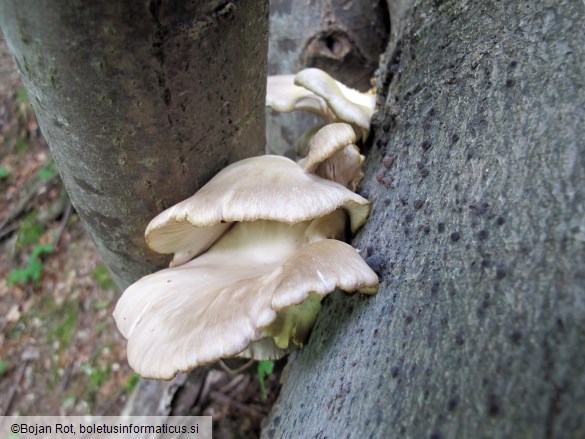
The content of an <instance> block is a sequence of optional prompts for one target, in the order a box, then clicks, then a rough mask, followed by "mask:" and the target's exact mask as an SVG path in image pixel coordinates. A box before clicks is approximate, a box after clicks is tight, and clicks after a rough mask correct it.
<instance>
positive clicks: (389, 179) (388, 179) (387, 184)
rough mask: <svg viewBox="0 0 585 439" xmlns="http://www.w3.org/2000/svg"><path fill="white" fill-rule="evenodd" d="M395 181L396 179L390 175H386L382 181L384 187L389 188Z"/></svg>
mask: <svg viewBox="0 0 585 439" xmlns="http://www.w3.org/2000/svg"><path fill="white" fill-rule="evenodd" d="M393 181H394V178H393V177H392V176H390V175H386V176H385V177H384V178H383V179H382V184H383V185H384V187H386V188H389V187H390V186H392V182H393Z"/></svg>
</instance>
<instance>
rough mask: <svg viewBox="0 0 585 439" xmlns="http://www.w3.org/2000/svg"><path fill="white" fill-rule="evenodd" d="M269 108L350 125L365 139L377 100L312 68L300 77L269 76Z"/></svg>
mask: <svg viewBox="0 0 585 439" xmlns="http://www.w3.org/2000/svg"><path fill="white" fill-rule="evenodd" d="M266 105H267V106H268V107H271V108H272V109H274V110H275V111H280V112H288V111H294V110H308V111H312V112H314V113H317V114H319V115H320V116H321V117H323V118H324V119H325V121H326V122H328V123H331V122H346V123H349V124H351V125H352V126H355V127H356V128H357V130H358V132H359V134H360V137H361V138H362V139H365V138H366V137H367V136H368V132H369V130H370V121H371V119H372V115H373V113H374V109H375V105H376V97H375V95H374V94H371V93H361V92H359V91H357V90H353V89H351V88H349V87H346V86H345V85H343V84H342V83H340V82H338V81H336V80H335V79H333V78H332V77H331V76H329V75H328V74H327V73H325V72H324V71H322V70H320V69H316V68H310V69H305V70H302V71H300V72H299V73H297V74H296V75H277V76H269V77H268V83H267V92H266Z"/></svg>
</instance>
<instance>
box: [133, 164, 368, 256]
mask: <svg viewBox="0 0 585 439" xmlns="http://www.w3.org/2000/svg"><path fill="white" fill-rule="evenodd" d="M340 208H342V209H344V210H345V211H346V212H347V213H348V216H349V225H350V228H351V231H352V232H355V231H356V230H357V229H358V228H359V227H361V226H362V225H363V224H364V222H365V221H366V218H367V217H368V214H369V212H370V204H369V202H368V201H367V200H366V199H365V198H363V197H360V196H359V195H357V194H355V193H353V192H352V191H350V190H348V189H346V188H344V187H343V186H341V185H339V184H337V183H335V182H332V181H329V180H325V179H323V178H319V177H318V176H316V175H313V174H312V173H310V172H306V171H305V170H304V169H303V168H302V167H301V166H299V165H298V164H297V163H295V162H293V161H292V160H290V159H287V158H285V157H280V156H270V155H266V156H261V157H253V158H249V159H245V160H241V161H239V162H237V163H234V164H232V165H230V166H228V167H227V168H225V169H223V170H222V171H220V172H219V173H218V174H217V175H216V176H215V177H213V178H212V179H211V180H210V181H209V182H208V183H207V184H206V185H205V186H203V187H202V188H201V189H200V190H199V191H198V192H197V193H196V194H195V195H193V196H192V197H190V198H188V199H186V200H184V201H182V202H180V203H178V204H176V205H175V206H173V207H171V208H169V209H167V210H165V211H164V212H162V213H161V214H159V215H158V216H156V217H155V218H154V219H153V220H152V221H151V222H150V224H149V225H148V227H147V228H146V233H145V235H146V241H147V243H148V245H149V246H150V248H152V249H153V250H154V251H156V252H158V253H167V254H170V253H174V258H173V261H172V262H171V266H178V265H181V264H183V263H185V262H187V261H188V260H190V259H191V258H193V257H195V256H197V255H199V254H201V253H203V252H204V251H205V250H207V249H208V248H209V247H210V246H211V245H212V244H213V243H214V242H215V241H216V240H217V239H218V238H219V237H220V236H221V235H223V234H224V233H225V232H226V231H227V230H228V229H229V227H230V226H231V224H232V223H234V222H241V221H257V220H269V221H278V222H282V223H285V224H295V223H298V222H302V221H307V220H311V219H314V218H318V217H321V216H325V215H327V214H329V213H331V212H333V211H335V210H337V209H340Z"/></svg>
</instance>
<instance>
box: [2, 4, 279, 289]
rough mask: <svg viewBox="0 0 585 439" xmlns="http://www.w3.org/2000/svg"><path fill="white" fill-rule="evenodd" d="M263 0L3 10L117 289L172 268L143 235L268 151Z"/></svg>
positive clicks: (42, 119)
mask: <svg viewBox="0 0 585 439" xmlns="http://www.w3.org/2000/svg"><path fill="white" fill-rule="evenodd" d="M267 14H268V1H267V0H266V1H252V0H241V1H219V0H214V1H211V0H208V1H195V0H192V1H179V0H150V1H142V2H127V1H121V0H120V1H108V2H82V1H69V0H51V1H38V0H1V1H0V26H1V28H2V31H3V32H4V35H5V37H6V40H7V42H8V45H9V47H10V49H11V51H12V53H13V55H14V57H15V59H16V62H17V64H18V66H19V68H20V71H21V74H22V77H23V80H24V84H25V86H26V88H27V91H28V94H29V98H30V100H31V103H32V106H33V108H34V110H35V113H36V115H37V118H38V121H39V125H40V127H41V129H42V131H43V134H44V135H45V137H46V138H47V141H48V143H49V146H50V147H51V151H52V153H53V156H54V157H55V161H56V162H57V165H58V167H59V171H60V173H61V176H62V178H63V181H64V183H65V187H66V188H67V191H68V192H69V195H70V196H71V200H72V202H73V205H74V207H75V209H76V210H77V212H78V213H79V215H80V217H81V219H82V220H83V222H84V224H85V225H86V227H87V229H88V231H89V233H90V235H91V236H92V238H93V239H94V241H95V243H96V245H97V247H98V249H99V251H100V253H101V255H102V257H103V258H104V260H105V262H106V263H107V264H108V266H109V267H110V269H111V270H112V272H113V273H114V275H115V277H116V280H117V281H118V284H119V285H120V286H121V287H125V286H127V285H128V284H129V283H131V282H133V281H135V280H136V279H138V278H140V277H142V276H143V275H145V274H147V273H149V272H152V271H154V270H155V269H157V268H160V267H162V266H164V265H166V263H168V258H166V257H161V256H160V255H156V254H154V253H153V252H151V251H149V249H148V248H147V247H146V245H145V241H144V236H143V234H144V229H145V227H146V224H147V223H148V221H149V220H150V219H152V218H153V217H154V216H155V215H156V214H157V213H159V212H160V211H162V210H163V209H165V208H167V207H169V206H171V205H173V204H174V203H176V202H178V201H180V200H182V199H184V198H187V197H189V196H191V195H192V194H193V193H194V192H195V191H196V190H197V189H198V188H199V187H200V186H201V185H203V184H204V183H205V182H206V181H207V180H209V179H210V178H211V177H212V176H213V175H214V174H215V173H217V172H218V171H219V170H220V169H222V168H223V167H225V166H226V165H227V164H229V163H231V162H234V161H237V160H240V159H243V158H245V157H249V156H252V155H258V154H261V153H262V152H263V151H264V148H265V123H264V117H265V116H264V99H265V88H266V85H265V78H266V53H267V26H268V24H267Z"/></svg>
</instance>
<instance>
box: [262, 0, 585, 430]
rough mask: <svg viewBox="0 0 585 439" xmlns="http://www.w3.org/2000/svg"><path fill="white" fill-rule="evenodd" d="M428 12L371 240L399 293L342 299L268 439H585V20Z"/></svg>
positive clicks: (295, 374) (412, 25) (495, 4)
mask: <svg viewBox="0 0 585 439" xmlns="http://www.w3.org/2000/svg"><path fill="white" fill-rule="evenodd" d="M399 3H400V2H394V1H391V2H390V4H391V5H392V4H397V5H398V6H399V7H398V8H397V9H399V10H401V7H400V6H403V4H402V5H400V4H399ZM402 3H404V2H402ZM410 3H411V4H410V7H409V8H408V10H406V12H405V15H404V16H403V18H401V19H396V17H394V18H393V20H392V23H393V25H394V23H395V20H397V22H398V23H397V24H398V25H399V26H398V27H394V26H393V33H394V32H395V31H397V30H398V29H402V30H401V31H400V32H397V33H396V34H395V36H396V37H398V38H397V39H394V41H393V44H392V45H391V47H390V50H389V51H388V52H387V54H386V58H385V64H384V65H383V67H382V69H381V73H380V75H381V76H380V82H379V85H380V87H379V90H380V92H381V94H382V96H381V97H382V106H381V109H380V112H379V114H378V115H377V116H376V118H375V125H374V127H375V130H374V131H375V133H374V136H373V146H372V149H371V151H370V152H369V155H368V158H367V163H366V164H367V167H366V168H367V169H366V177H365V179H364V182H363V185H362V191H364V192H367V193H368V196H369V198H370V200H371V201H372V202H373V205H374V208H373V212H372V215H371V217H370V219H369V221H368V222H367V223H366V225H365V227H364V229H363V231H362V232H361V234H360V235H359V236H358V237H357V239H356V240H355V245H356V246H357V247H358V248H359V249H361V250H362V253H363V255H364V256H365V257H367V258H368V261H369V262H370V263H371V264H372V266H373V267H375V268H376V269H377V270H378V271H379V273H380V274H381V286H380V290H379V292H378V294H377V296H374V297H365V296H360V295H352V296H349V295H343V294H338V295H337V296H335V297H333V298H332V299H326V300H325V302H324V307H323V310H322V311H321V314H320V315H319V318H318V320H317V323H316V326H315V327H314V328H313V333H312V335H311V338H310V340H309V342H308V345H307V346H306V347H305V348H304V349H303V350H302V351H300V352H299V353H298V355H296V358H292V359H291V360H290V364H289V365H288V366H287V368H286V369H285V371H284V375H283V377H284V386H283V388H282V390H281V395H280V398H279V401H278V403H277V404H276V406H275V408H274V410H273V412H272V414H271V416H270V418H269V420H268V421H267V423H266V425H265V427H264V430H263V437H265V438H296V437H310V438H441V437H444V438H455V437H467V438H496V437H497V438H504V437H514V438H552V437H557V438H561V437H575V438H577V437H585V417H583V411H584V407H585V354H584V350H583V347H584V346H585V140H584V139H585V124H584V123H583V122H584V115H585V109H584V106H583V105H584V102H585V85H584V79H583V78H585V52H584V50H583V48H584V47H585V31H584V28H583V23H585V4H584V3H583V2H582V1H568V0H567V1H559V0H556V1H553V0H545V1H541V2H533V1H517V2H500V1H496V0H489V1H464V0H453V1H437V0H413V1H411V2H410ZM386 155H387V156H389V157H388V158H387V159H386V160H384V156H386ZM392 159H393V160H392ZM377 176H379V177H378V178H377Z"/></svg>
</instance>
